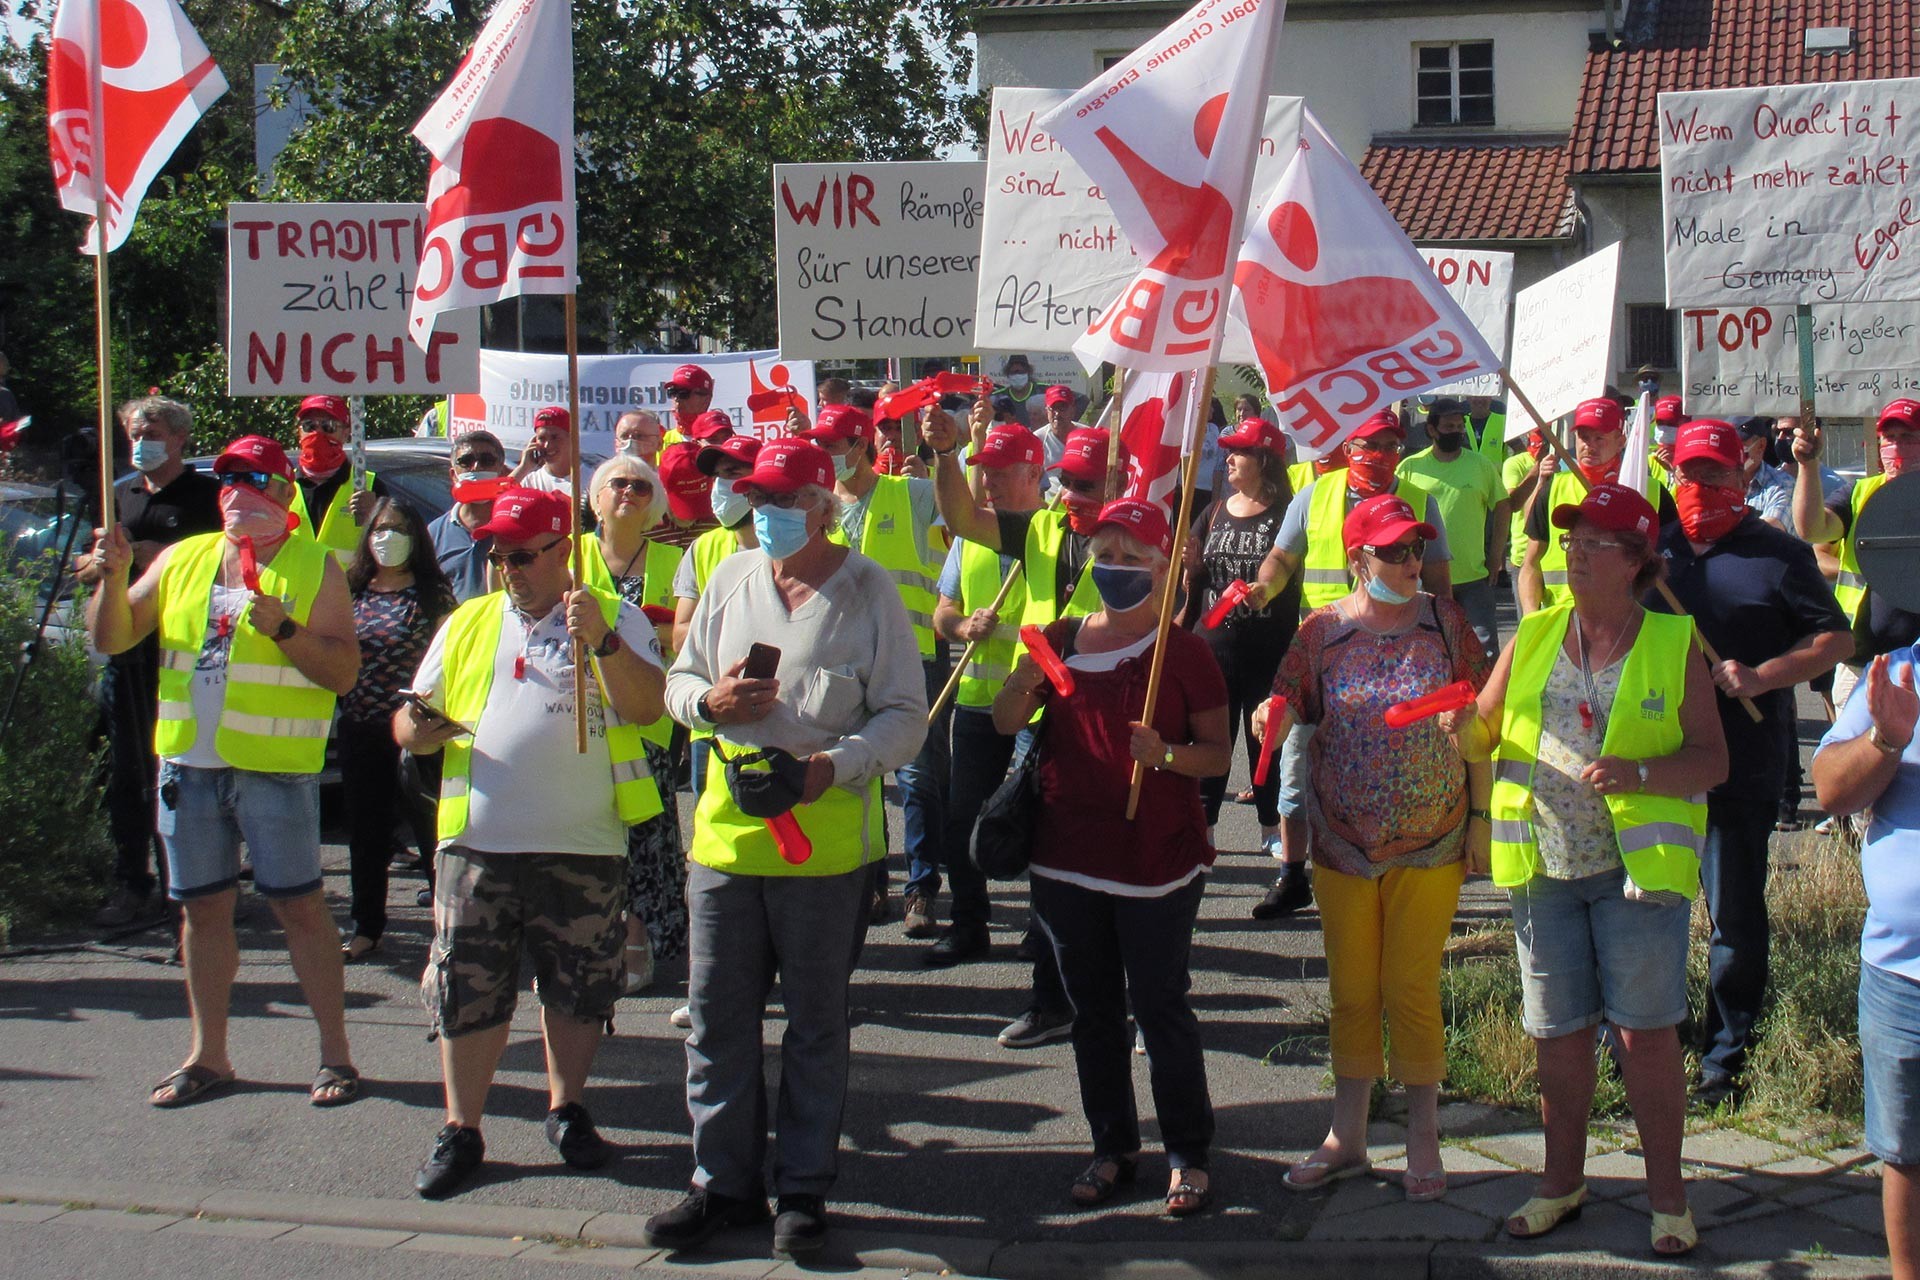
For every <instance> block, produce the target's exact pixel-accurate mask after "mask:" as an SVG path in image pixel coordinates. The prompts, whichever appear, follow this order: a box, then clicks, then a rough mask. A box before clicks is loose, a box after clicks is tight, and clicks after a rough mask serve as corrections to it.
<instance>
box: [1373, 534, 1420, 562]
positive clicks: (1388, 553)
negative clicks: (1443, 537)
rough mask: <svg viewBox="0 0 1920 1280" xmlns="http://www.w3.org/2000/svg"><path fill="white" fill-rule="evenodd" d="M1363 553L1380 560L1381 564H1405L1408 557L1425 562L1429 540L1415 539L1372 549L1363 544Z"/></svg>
mask: <svg viewBox="0 0 1920 1280" xmlns="http://www.w3.org/2000/svg"><path fill="white" fill-rule="evenodd" d="M1360 549H1361V550H1362V551H1364V552H1366V553H1367V554H1368V555H1370V556H1372V557H1373V558H1374V559H1375V560H1378V561H1379V562H1380V563H1381V564H1405V563H1406V562H1407V557H1408V556H1412V557H1413V558H1414V559H1415V560H1424V559H1425V558H1426V555H1427V540H1426V539H1425V538H1415V539H1414V540H1413V541H1412V542H1396V543H1394V544H1393V545H1392V546H1390V547H1370V546H1366V545H1365V544H1362V546H1361V548H1360Z"/></svg>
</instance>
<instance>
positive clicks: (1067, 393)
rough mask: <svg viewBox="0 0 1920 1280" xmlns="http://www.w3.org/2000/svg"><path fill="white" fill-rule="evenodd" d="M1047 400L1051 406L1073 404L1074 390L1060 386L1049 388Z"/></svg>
mask: <svg viewBox="0 0 1920 1280" xmlns="http://www.w3.org/2000/svg"><path fill="white" fill-rule="evenodd" d="M1046 400H1047V403H1048V404H1049V405H1056V404H1072V403H1073V401H1074V394H1073V388H1072V387H1064V386H1060V385H1058V384H1056V385H1054V386H1051V387H1048V388H1047V391H1046Z"/></svg>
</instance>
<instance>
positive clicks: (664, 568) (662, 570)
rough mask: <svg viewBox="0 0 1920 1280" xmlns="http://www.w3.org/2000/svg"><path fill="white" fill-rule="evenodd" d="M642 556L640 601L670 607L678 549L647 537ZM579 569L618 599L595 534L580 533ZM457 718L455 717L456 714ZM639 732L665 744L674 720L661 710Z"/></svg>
mask: <svg viewBox="0 0 1920 1280" xmlns="http://www.w3.org/2000/svg"><path fill="white" fill-rule="evenodd" d="M642 550H643V553H644V554H643V555H641V556H639V557H636V558H637V559H639V560H640V561H641V571H642V573H643V574H644V577H643V578H642V580H641V583H640V603H641V604H652V605H664V606H665V607H667V608H669V609H671V608H672V607H673V575H674V573H675V572H676V571H678V570H679V568H680V555H681V550H680V548H679V547H670V546H668V545H667V544H666V543H664V542H655V541H653V540H652V539H651V538H649V539H647V540H646V546H645V547H644V548H643V549H642ZM580 569H581V573H582V575H583V576H584V577H585V579H586V583H587V585H588V586H589V587H592V588H593V589H594V590H595V591H598V592H599V593H600V594H601V595H603V596H612V597H613V598H614V599H616V600H618V599H620V598H621V596H620V592H619V590H618V589H617V588H616V587H615V586H614V585H613V570H612V569H611V568H610V567H608V565H607V556H606V553H605V552H604V551H603V550H601V547H600V538H599V536H598V535H597V534H591V533H585V534H581V535H580ZM665 656H666V660H667V663H668V665H672V663H673V655H672V654H671V653H669V654H666V655H665ZM456 718H457V717H456ZM640 732H641V734H642V735H643V736H645V738H646V740H647V741H648V742H651V743H653V744H655V745H656V746H661V747H664V746H667V745H668V744H670V743H671V742H672V741H673V720H672V719H671V718H670V717H669V716H667V715H665V714H664V713H663V714H662V715H661V717H660V718H659V719H658V720H655V721H654V722H653V723H652V724H647V725H642V726H640Z"/></svg>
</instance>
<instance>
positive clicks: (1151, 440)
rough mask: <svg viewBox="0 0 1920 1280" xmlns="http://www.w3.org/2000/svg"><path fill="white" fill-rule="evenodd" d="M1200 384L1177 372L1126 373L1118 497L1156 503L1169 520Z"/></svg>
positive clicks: (1187, 373)
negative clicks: (1122, 484)
mask: <svg viewBox="0 0 1920 1280" xmlns="http://www.w3.org/2000/svg"><path fill="white" fill-rule="evenodd" d="M1200 381H1201V380H1200V379H1199V378H1198V377H1197V376H1195V374H1194V372H1193V371H1192V370H1182V371H1181V372H1179V373H1139V374H1136V373H1132V372H1131V371H1129V373H1128V376H1127V385H1126V391H1125V394H1124V396H1123V397H1122V402H1121V419H1120V444H1121V446H1122V448H1123V449H1124V450H1125V451H1126V467H1127V483H1126V490H1125V492H1124V493H1122V494H1121V495H1120V496H1121V497H1124V498H1140V499H1143V500H1145V501H1148V502H1157V503H1159V504H1160V506H1161V507H1162V509H1164V510H1165V511H1166V513H1167V519H1169V520H1172V519H1173V518H1174V517H1175V515H1177V514H1178V513H1177V512H1175V511H1174V509H1173V508H1174V504H1175V503H1176V502H1178V501H1179V495H1180V465H1181V462H1182V461H1183V460H1184V459H1185V458H1186V455H1187V453H1188V451H1189V449H1190V447H1191V444H1192V440H1193V434H1194V433H1193V432H1192V430H1191V428H1192V425H1193V422H1194V402H1195V401H1196V400H1197V399H1198V398H1199V395H1200Z"/></svg>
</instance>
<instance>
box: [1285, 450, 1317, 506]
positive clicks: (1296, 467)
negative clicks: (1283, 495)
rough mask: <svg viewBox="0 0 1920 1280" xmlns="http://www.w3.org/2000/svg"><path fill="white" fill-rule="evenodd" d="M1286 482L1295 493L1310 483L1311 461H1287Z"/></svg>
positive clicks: (1311, 479)
mask: <svg viewBox="0 0 1920 1280" xmlns="http://www.w3.org/2000/svg"><path fill="white" fill-rule="evenodd" d="M1287 483H1288V484H1290V485H1292V486H1293V491H1294V492H1295V493H1298V492H1300V491H1301V490H1302V489H1304V488H1306V487H1307V486H1308V485H1310V484H1312V483H1313V464H1312V463H1311V462H1289V463H1288V464H1287ZM1282 514H1284V513H1282Z"/></svg>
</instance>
